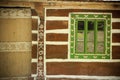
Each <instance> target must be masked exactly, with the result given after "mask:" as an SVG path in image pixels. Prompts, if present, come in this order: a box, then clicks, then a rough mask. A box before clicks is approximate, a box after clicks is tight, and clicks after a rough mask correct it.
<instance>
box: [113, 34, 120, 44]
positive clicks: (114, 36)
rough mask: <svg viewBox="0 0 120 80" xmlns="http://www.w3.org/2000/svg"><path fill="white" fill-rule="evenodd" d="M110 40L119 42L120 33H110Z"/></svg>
mask: <svg viewBox="0 0 120 80" xmlns="http://www.w3.org/2000/svg"><path fill="white" fill-rule="evenodd" d="M112 42H120V33H114V34H112Z"/></svg>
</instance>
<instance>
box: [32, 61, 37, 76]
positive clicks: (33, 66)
mask: <svg viewBox="0 0 120 80" xmlns="http://www.w3.org/2000/svg"><path fill="white" fill-rule="evenodd" d="M31 70H32V74H36V73H37V63H32V65H31Z"/></svg>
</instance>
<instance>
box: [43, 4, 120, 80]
mask: <svg viewBox="0 0 120 80" xmlns="http://www.w3.org/2000/svg"><path fill="white" fill-rule="evenodd" d="M96 7H97V6H96ZM71 12H96V13H97V12H98V13H100V12H101V13H112V59H111V60H108V61H106V60H97V61H94V60H85V61H84V60H79V59H77V60H75V59H74V60H71V59H70V58H69V56H70V53H69V52H70V48H69V45H70V44H69V34H70V33H69V32H70V31H69V30H70V28H69V19H70V18H69V13H71ZM119 14H120V10H111V9H105V8H100V9H92V8H91V9H82V8H80V7H79V8H69V7H66V8H63V7H62V8H56V7H55V8H46V11H45V15H46V16H45V27H46V29H45V36H46V40H45V41H46V42H45V46H46V53H45V55H46V56H45V57H46V60H45V61H46V76H47V79H48V80H49V79H50V80H62V79H64V80H70V79H71V80H76V79H78V80H80V79H84V78H83V76H86V77H87V79H90V77H92V76H96V77H97V78H98V79H101V78H102V77H99V76H107V77H108V79H110V78H109V76H117V77H119V76H120V71H119V68H120V54H119V53H120V50H119V49H120V41H119V40H120V30H119V29H120V28H119V24H120V15H119ZM61 76H62V77H61ZM69 76H71V78H70V77H69ZM78 76H79V77H78ZM117 77H116V78H115V79H117ZM92 79H95V78H94V77H92Z"/></svg>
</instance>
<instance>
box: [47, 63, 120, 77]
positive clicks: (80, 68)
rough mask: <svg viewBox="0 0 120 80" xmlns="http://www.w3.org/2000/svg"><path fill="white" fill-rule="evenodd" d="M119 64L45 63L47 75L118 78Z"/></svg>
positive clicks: (119, 74)
mask: <svg viewBox="0 0 120 80" xmlns="http://www.w3.org/2000/svg"><path fill="white" fill-rule="evenodd" d="M119 69H120V63H102V62H101V63H100V62H98V63H97V62H92V63H91V62H86V63H85V62H81V63H79V62H74V63H73V62H64V63H59V62H58V63H56V62H53V63H47V75H93V76H94V75H95V76H112V75H114V76H120V70H119Z"/></svg>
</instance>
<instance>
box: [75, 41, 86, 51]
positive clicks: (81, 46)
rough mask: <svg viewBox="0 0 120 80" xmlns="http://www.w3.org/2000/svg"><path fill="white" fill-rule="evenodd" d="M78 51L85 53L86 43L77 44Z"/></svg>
mask: <svg viewBox="0 0 120 80" xmlns="http://www.w3.org/2000/svg"><path fill="white" fill-rule="evenodd" d="M76 51H77V52H84V42H83V41H79V42H77V45H76Z"/></svg>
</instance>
